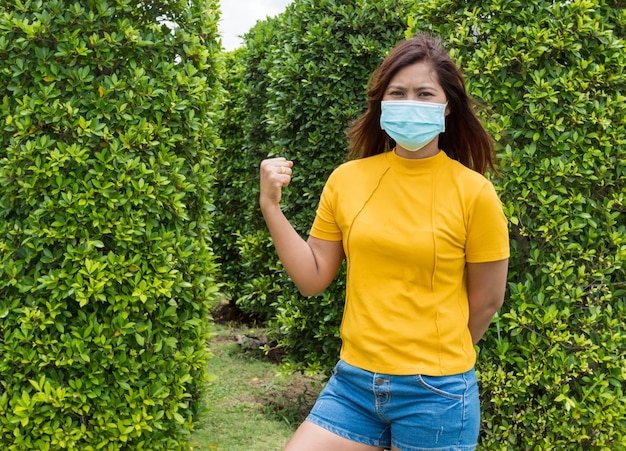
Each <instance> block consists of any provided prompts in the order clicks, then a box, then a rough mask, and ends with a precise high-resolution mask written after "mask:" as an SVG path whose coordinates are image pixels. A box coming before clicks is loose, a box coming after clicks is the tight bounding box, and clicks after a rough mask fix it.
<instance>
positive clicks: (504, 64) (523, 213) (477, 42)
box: [410, 0, 626, 450]
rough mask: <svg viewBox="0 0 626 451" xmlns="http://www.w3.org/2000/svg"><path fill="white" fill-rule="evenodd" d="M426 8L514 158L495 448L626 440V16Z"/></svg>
mask: <svg viewBox="0 0 626 451" xmlns="http://www.w3.org/2000/svg"><path fill="white" fill-rule="evenodd" d="M461 5H462V6H461ZM411 18H412V20H411V24H412V27H411V29H410V33H413V32H414V31H416V30H417V29H421V30H432V31H434V32H435V33H437V34H439V35H441V36H442V37H443V38H444V39H445V40H446V41H447V42H448V46H449V47H450V48H451V49H452V55H453V57H454V58H455V59H456V60H457V61H458V62H459V63H460V65H461V67H462V68H463V69H464V70H465V72H466V74H467V77H468V81H469V86H470V92H471V94H472V95H473V96H474V97H475V98H476V99H478V100H479V101H480V102H481V103H482V104H483V105H484V106H485V107H486V109H485V112H484V119H485V123H486V124H487V126H488V127H489V129H490V131H491V132H492V134H493V136H494V137H495V139H496V141H497V145H498V151H499V157H500V171H501V174H502V177H501V178H500V179H498V180H496V184H497V188H498V189H499V192H500V196H501V198H502V200H503V202H504V205H505V210H506V213H507V216H508V217H509V219H510V226H511V238H512V242H511V247H512V248H511V251H512V257H511V265H510V269H511V272H510V277H509V290H508V296H507V299H506V301H505V306H504V308H503V309H502V311H501V312H500V316H499V318H498V319H497V321H496V324H495V325H493V326H492V327H491V329H490V331H489V332H488V334H487V336H486V337H485V339H484V341H482V342H481V343H480V347H481V352H480V357H479V362H478V370H479V372H480V381H481V385H482V389H483V402H482V405H483V409H484V412H483V433H482V438H481V449H511V450H522V449H526V450H531V449H532V450H537V449H568V450H592V449H593V450H617V449H626V399H625V397H624V386H625V385H624V380H625V378H626V330H625V328H624V318H625V317H626V214H625V212H626V102H625V100H626V97H625V96H626V76H625V75H624V67H625V66H626V52H625V51H624V49H625V48H626V41H625V40H624V27H625V25H626V11H625V10H624V9H623V5H622V6H621V7H620V6H619V5H618V4H617V3H616V2H608V1H589V0H576V1H568V2H551V1H549V2H548V1H527V2H509V1H503V0H491V1H482V0H481V1H467V2H462V3H460V2H451V1H448V0H431V1H428V2H420V3H416V4H415V7H414V10H413V12H412V14H411Z"/></svg>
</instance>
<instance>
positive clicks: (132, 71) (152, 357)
mask: <svg viewBox="0 0 626 451" xmlns="http://www.w3.org/2000/svg"><path fill="white" fill-rule="evenodd" d="M164 20H167V21H168V22H169V23H170V24H176V27H174V29H170V28H169V27H168V26H167V25H165V24H164V23H163V21H164ZM217 20H218V10H217V2H216V1H200V0H196V1H191V2H190V1H161V2H142V1H134V0H117V1H115V2H106V1H95V0H92V1H85V2H74V1H63V0H47V1H30V0H24V1H18V0H15V1H4V2H2V4H1V5H0V61H1V63H0V102H1V103H0V111H1V117H0V127H1V132H0V318H1V319H0V355H1V356H2V358H1V359H0V443H2V448H3V449H8V450H27V449H37V450H59V449H81V450H94V449H107V450H119V449H133V450H140V449H145V450H172V449H188V447H189V445H188V444H186V439H187V437H188V435H189V431H190V430H191V429H192V428H193V425H194V422H195V415H196V413H197V412H198V409H199V407H200V400H201V397H202V393H203V391H204V390H205V388H204V387H205V377H206V375H205V371H206V358H207V352H206V350H205V341H206V337H207V332H208V331H207V327H208V326H207V324H208V321H207V320H208V310H209V301H210V299H211V297H212V296H213V294H212V293H214V292H215V291H216V288H215V282H214V281H213V280H212V279H213V277H214V274H215V272H216V263H215V261H214V257H213V255H212V251H211V249H210V247H209V246H210V241H209V227H210V225H211V210H212V209H213V203H212V194H211V191H210V190H211V186H212V178H213V176H212V164H211V161H210V160H209V158H208V157H209V152H210V150H211V149H212V148H213V147H214V146H215V145H216V136H215V131H214V129H215V127H214V126H213V124H212V114H213V113H211V110H213V109H214V107H213V102H214V101H215V100H216V99H218V98H219V92H218V91H217V89H216V81H217V80H216V74H215V67H214V61H213V60H214V57H215V55H216V54H217V52H219V51H220V45H219V41H218V38H217ZM170 26H171V25H170Z"/></svg>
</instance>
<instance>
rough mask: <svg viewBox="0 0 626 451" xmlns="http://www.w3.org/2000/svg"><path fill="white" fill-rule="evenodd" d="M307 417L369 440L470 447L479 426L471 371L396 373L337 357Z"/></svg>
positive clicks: (448, 450)
mask: <svg viewBox="0 0 626 451" xmlns="http://www.w3.org/2000/svg"><path fill="white" fill-rule="evenodd" d="M307 421H310V422H312V423H314V424H316V425H318V426H321V427H322V428H324V429H326V430H328V431H330V432H332V433H334V434H337V435H340V436H341V437H344V438H347V439H349V440H353V441H355V442H359V443H363V444H367V445H372V446H380V447H384V448H389V447H390V446H391V445H393V446H395V447H396V448H398V449H399V450H401V451H426V450H429V451H433V450H436V451H470V450H474V449H476V442H477V441H478V430H479V427H480V404H479V398H478V384H477V381H476V373H475V372H474V370H473V369H471V370H470V371H468V372H466V373H462V374H456V375H453V376H437V377H432V376H423V375H411V376H396V375H388V374H378V373H372V372H370V371H365V370H362V369H359V368H356V367H354V366H352V365H349V364H348V363H346V362H344V361H343V360H340V361H339V363H337V365H336V366H335V369H334V371H333V375H332V377H331V378H330V380H329V381H328V384H327V385H326V387H325V388H324V390H322V393H321V394H320V396H319V398H318V399H317V402H316V403H315V406H313V409H312V410H311V413H310V414H309V416H308V417H307Z"/></svg>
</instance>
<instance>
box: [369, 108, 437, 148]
mask: <svg viewBox="0 0 626 451" xmlns="http://www.w3.org/2000/svg"><path fill="white" fill-rule="evenodd" d="M447 105H448V104H447V103H432V102H422V101H418V100H383V101H382V102H381V108H382V114H381V115H380V126H381V128H382V129H383V130H385V131H386V132H387V134H388V135H389V136H390V137H391V138H392V139H393V140H394V141H395V142H396V143H397V144H398V145H399V146H401V147H402V148H403V149H406V150H409V151H411V152H415V151H417V150H419V149H421V148H422V147H424V146H425V145H426V144H428V143H429V142H431V141H432V140H433V139H435V138H436V137H437V136H438V135H439V133H441V132H443V131H445V129H446V125H445V112H446V106H447Z"/></svg>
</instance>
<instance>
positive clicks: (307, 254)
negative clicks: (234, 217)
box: [259, 158, 344, 296]
mask: <svg viewBox="0 0 626 451" xmlns="http://www.w3.org/2000/svg"><path fill="white" fill-rule="evenodd" d="M292 168H293V162H291V161H289V160H287V159H285V158H271V159H267V160H264V161H263V162H261V194H260V198H259V203H260V205H261V212H262V213H263V218H264V219H265V223H266V224H267V227H268V229H269V231H270V234H271V236H272V240H273V241H274V246H275V247H276V252H277V253H278V258H279V259H280V261H281V263H282V264H283V266H284V268H285V270H286V271H287V274H289V277H290V278H291V280H293V282H294V283H295V284H296V286H297V287H298V290H300V293H302V294H303V295H304V296H312V295H315V294H318V293H321V292H322V291H324V290H325V289H326V288H327V287H328V285H330V283H331V282H332V280H333V279H334V278H335V276H336V275H337V271H338V270H339V267H340V266H341V262H342V261H343V258H344V252H343V245H342V243H341V241H326V240H320V239H318V238H314V237H309V238H308V240H306V241H305V240H304V239H303V238H302V237H301V236H300V235H299V234H298V232H296V230H295V229H294V228H293V226H292V225H291V224H290V223H289V221H288V220H287V218H286V217H285V215H284V214H283V212H282V210H281V209H280V199H281V196H282V189H283V187H285V186H287V185H289V183H290V182H291V175H292Z"/></svg>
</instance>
